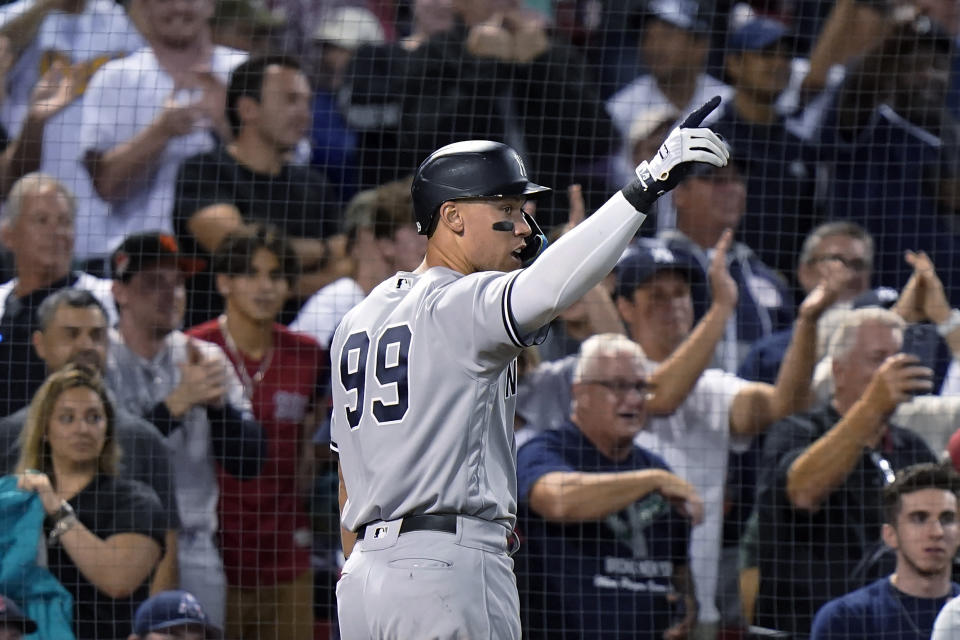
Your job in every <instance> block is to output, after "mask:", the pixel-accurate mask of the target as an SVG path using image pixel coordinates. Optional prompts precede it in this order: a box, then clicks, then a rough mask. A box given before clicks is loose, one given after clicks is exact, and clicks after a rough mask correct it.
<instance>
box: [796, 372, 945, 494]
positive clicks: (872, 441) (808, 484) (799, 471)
mask: <svg viewBox="0 0 960 640" xmlns="http://www.w3.org/2000/svg"><path fill="white" fill-rule="evenodd" d="M930 375H931V371H930V369H928V368H926V367H921V366H919V361H918V360H917V358H916V357H915V356H912V355H909V354H905V353H899V354H897V355H894V356H890V357H889V358H887V359H886V360H885V361H884V363H883V364H882V365H881V366H880V368H879V369H878V370H877V372H876V373H875V374H874V376H873V379H872V380H871V381H870V385H869V386H868V387H867V390H866V392H865V393H864V394H863V397H862V398H860V400H858V401H857V402H856V403H854V405H853V406H852V407H851V408H850V410H849V411H847V413H846V414H844V416H843V418H841V419H840V421H839V422H838V423H837V424H835V425H834V426H833V428H832V429H830V430H829V431H828V432H827V433H825V434H824V435H823V436H821V437H820V438H819V439H817V440H816V441H815V442H814V443H813V444H812V445H810V446H809V447H808V448H807V450H806V451H804V452H803V453H802V454H800V457H798V458H797V459H796V460H795V461H794V462H793V464H792V465H790V469H789V470H788V471H787V497H788V498H789V500H790V502H791V504H793V506H794V507H796V508H797V509H803V510H805V511H810V512H815V511H817V510H818V509H819V508H820V504H821V503H822V502H823V501H824V500H825V499H826V497H827V496H828V495H830V492H832V491H833V490H834V489H836V488H837V487H838V486H840V485H841V484H842V483H843V481H844V480H845V479H846V477H847V475H848V474H849V473H850V471H852V470H853V467H854V465H856V463H857V460H859V459H860V456H861V455H863V450H864V448H865V447H872V446H875V445H876V442H877V440H878V439H879V438H880V435H881V434H882V433H883V430H884V429H885V428H886V421H887V418H888V417H889V416H890V414H891V413H892V412H893V410H894V409H895V408H896V407H897V405H899V404H900V403H902V402H906V401H907V400H909V399H910V397H911V394H912V393H916V392H925V391H927V390H929V387H930Z"/></svg>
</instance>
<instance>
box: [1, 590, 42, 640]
mask: <svg viewBox="0 0 960 640" xmlns="http://www.w3.org/2000/svg"><path fill="white" fill-rule="evenodd" d="M0 624H4V625H9V626H12V627H17V628H18V629H20V631H22V632H23V633H34V632H36V630H37V623H36V622H34V621H33V620H31V619H30V618H28V617H27V616H26V615H25V614H24V613H23V610H22V609H20V607H18V606H17V603H16V602H14V601H13V600H11V599H10V598H8V597H7V596H4V595H0Z"/></svg>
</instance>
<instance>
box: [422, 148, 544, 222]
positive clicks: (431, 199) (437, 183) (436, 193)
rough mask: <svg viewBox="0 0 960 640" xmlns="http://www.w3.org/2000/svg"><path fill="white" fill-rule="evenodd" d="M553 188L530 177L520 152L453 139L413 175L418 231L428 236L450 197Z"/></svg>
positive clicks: (492, 195)
mask: <svg viewBox="0 0 960 640" xmlns="http://www.w3.org/2000/svg"><path fill="white" fill-rule="evenodd" d="M547 191H550V189H549V188H548V187H541V186H540V185H538V184H534V183H532V182H530V181H529V180H528V179H527V169H526V167H524V166H523V160H522V159H521V158H520V155H519V154H518V153H517V152H516V151H514V150H513V149H511V148H510V147H508V146H507V145H505V144H501V143H499V142H492V141H490V140H467V141H465V142H454V143H453V144H448V145H447V146H445V147H441V148H440V149H437V150H436V151H434V152H433V153H431V154H430V155H429V156H428V157H427V159H426V160H424V161H423V162H422V163H420V167H419V168H417V173H416V175H415V176H414V177H413V187H411V192H412V193H413V209H414V214H415V215H416V218H417V232H418V233H420V234H421V235H425V236H429V235H431V234H432V233H433V229H434V227H435V226H436V224H437V212H438V211H439V210H440V205H441V204H443V203H444V202H446V201H447V200H462V199H464V198H501V197H507V196H534V195H539V194H541V193H546V192H547Z"/></svg>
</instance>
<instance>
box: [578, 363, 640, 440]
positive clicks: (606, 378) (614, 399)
mask: <svg viewBox="0 0 960 640" xmlns="http://www.w3.org/2000/svg"><path fill="white" fill-rule="evenodd" d="M587 371H588V373H587V374H586V375H585V376H584V380H583V381H582V382H580V383H578V384H577V389H576V391H575V397H576V401H577V418H578V421H579V423H580V424H581V427H586V429H587V430H588V431H589V432H590V433H591V434H592V435H593V436H594V437H599V438H601V439H603V440H604V441H605V442H607V443H616V444H623V443H628V442H630V441H631V440H632V439H633V437H634V436H635V435H637V434H638V433H639V432H640V431H641V430H642V429H643V427H644V425H645V424H646V421H647V411H646V396H647V389H646V382H647V379H646V376H645V375H644V371H643V365H642V364H641V363H640V362H639V361H638V360H637V359H636V358H635V357H634V356H633V355H631V354H628V353H619V354H617V355H615V356H607V357H601V358H599V359H598V361H597V362H596V363H594V364H593V366H590V367H588V370H587Z"/></svg>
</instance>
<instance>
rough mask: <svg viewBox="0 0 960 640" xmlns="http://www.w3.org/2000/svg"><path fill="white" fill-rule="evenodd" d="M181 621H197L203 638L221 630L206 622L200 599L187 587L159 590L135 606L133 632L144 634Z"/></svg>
mask: <svg viewBox="0 0 960 640" xmlns="http://www.w3.org/2000/svg"><path fill="white" fill-rule="evenodd" d="M182 624H197V625H201V626H202V627H203V628H204V631H205V632H206V633H205V634H204V635H205V636H206V637H207V638H222V637H223V632H222V631H221V630H220V629H219V628H218V627H216V626H215V625H213V624H212V623H211V622H210V618H209V617H207V614H206V612H204V610H203V607H201V606H200V602H199V601H198V600H197V598H196V596H194V595H193V594H192V593H190V592H189V591H162V592H160V593H158V594H157V595H155V596H152V597H150V598H147V599H146V600H144V601H143V603H142V604H141V605H140V606H139V607H137V613H136V615H134V617H133V632H134V633H135V634H137V635H138V636H140V637H141V638H146V637H147V634H149V633H150V632H151V631H159V630H162V629H169V628H170V627H176V626H179V625H182Z"/></svg>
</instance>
